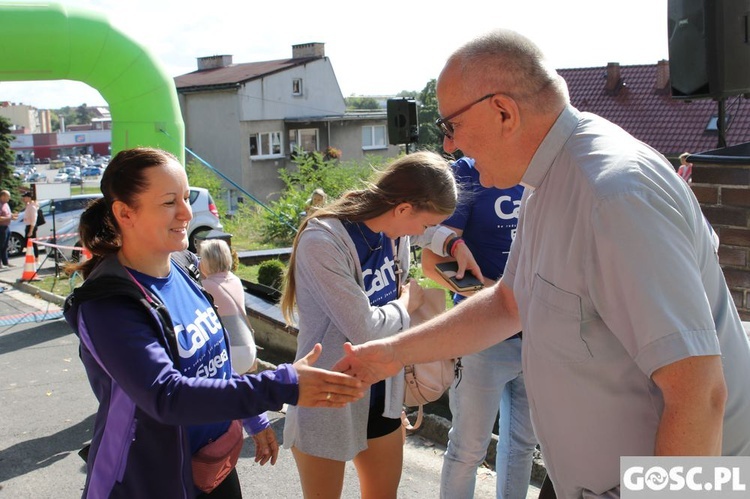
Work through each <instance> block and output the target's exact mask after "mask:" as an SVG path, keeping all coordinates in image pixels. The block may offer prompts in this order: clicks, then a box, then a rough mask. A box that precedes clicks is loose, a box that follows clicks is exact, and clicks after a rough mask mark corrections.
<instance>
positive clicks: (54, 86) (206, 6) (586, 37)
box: [0, 0, 668, 108]
mask: <svg viewBox="0 0 750 499" xmlns="http://www.w3.org/2000/svg"><path fill="white" fill-rule="evenodd" d="M2 1H4V0H0V3H2ZM58 3H61V4H63V5H65V6H71V7H76V8H86V9H92V10H96V11H99V12H102V13H104V15H105V16H106V17H107V18H108V19H109V21H110V23H111V24H113V25H114V26H116V27H118V28H119V29H120V30H121V31H122V32H124V33H125V34H127V35H128V36H130V37H131V38H132V39H133V40H135V41H137V42H138V43H140V44H142V45H144V46H146V47H148V48H149V50H150V52H151V53H152V54H153V55H154V56H156V57H157V58H159V59H160V61H161V63H162V64H163V65H164V67H165V68H166V70H167V72H168V73H169V74H170V76H177V75H180V74H184V73H187V72H190V71H193V70H195V69H196V62H195V60H196V57H201V56H207V55H218V54H231V55H233V57H234V62H235V63H242V62H256V61H267V60H274V59H286V58H289V57H291V54H292V48H291V47H292V45H294V44H298V43H308V42H322V43H325V52H326V56H328V57H329V58H330V60H331V63H332V65H333V69H334V71H335V73H336V77H337V79H338V82H339V86H340V87H341V91H342V93H343V94H344V96H345V97H348V96H350V95H393V94H396V93H398V92H400V91H402V90H417V91H419V90H422V88H424V86H425V84H426V83H427V82H428V81H429V80H430V79H432V78H436V77H437V75H438V73H439V72H440V69H441V68H442V66H443V63H444V62H445V59H446V57H447V56H448V55H450V53H451V52H452V51H453V50H454V49H456V48H457V47H458V46H460V45H461V44H462V43H463V42H465V41H468V40H470V39H471V38H473V37H474V36H475V35H476V34H478V33H481V32H484V31H488V30H490V29H493V28H497V27H507V28H512V29H515V30H517V31H519V32H521V33H523V34H525V35H527V36H529V37H530V38H531V39H533V40H534V41H535V42H536V43H538V44H539V46H540V47H541V48H542V50H543V51H544V52H545V53H546V54H547V57H548V59H549V60H550V61H551V63H552V65H553V66H555V67H556V68H575V67H592V66H604V65H606V64H607V63H608V62H619V63H620V64H622V65H628V64H654V63H656V62H657V61H658V60H660V59H667V57H668V56H667V17H666V16H667V1H666V0H626V1H614V0H569V1H562V0H500V1H497V0H496V1H490V2H489V3H488V2H487V0H461V1H455V0H454V1H452V2H435V1H432V2H427V1H424V0H411V1H404V0H398V1H397V0H380V1H377V2H373V3H369V2H343V1H341V2H338V1H337V2H331V1H330V0H329V1H328V2H311V1H309V0H308V1H300V0H285V1H279V2H274V1H260V2H238V1H236V0H208V1H207V0H60V1H59V2H58ZM331 4H332V5H331ZM441 4H442V5H445V7H440V5H441ZM0 37H2V34H0ZM2 43H6V44H7V43H13V40H7V39H3V40H2ZM18 43H19V49H20V50H23V47H24V44H25V43H26V41H25V40H18ZM0 101H12V102H16V103H24V104H28V105H32V106H35V107H37V108H59V107H63V106H66V105H69V106H78V105H80V104H81V103H84V102H85V103H86V104H87V105H89V106H93V105H105V104H106V102H105V101H104V99H103V98H102V97H101V96H100V95H99V93H98V92H97V91H95V90H93V89H92V88H91V87H89V86H87V85H85V84H83V83H78V82H75V83H74V82H68V81H61V80H57V81H48V82H0Z"/></svg>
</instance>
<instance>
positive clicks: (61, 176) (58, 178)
mask: <svg viewBox="0 0 750 499" xmlns="http://www.w3.org/2000/svg"><path fill="white" fill-rule="evenodd" d="M67 181H68V174H67V173H65V172H64V171H62V170H60V171H59V172H57V175H55V178H54V182H60V183H62V182H67Z"/></svg>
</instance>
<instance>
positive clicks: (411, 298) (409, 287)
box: [399, 279, 424, 313]
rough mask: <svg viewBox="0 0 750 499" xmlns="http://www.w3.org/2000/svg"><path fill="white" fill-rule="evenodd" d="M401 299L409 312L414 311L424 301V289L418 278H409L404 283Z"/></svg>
mask: <svg viewBox="0 0 750 499" xmlns="http://www.w3.org/2000/svg"><path fill="white" fill-rule="evenodd" d="M399 300H401V301H402V303H403V304H404V306H405V307H406V310H407V311H408V312H409V313H412V312H414V311H415V310H416V309H418V308H419V307H420V306H422V303H423V302H424V289H422V286H420V285H419V283H418V282H417V281H416V279H409V280H408V281H406V282H405V283H404V284H403V285H401V296H400V297H399Z"/></svg>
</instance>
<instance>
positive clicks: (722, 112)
mask: <svg viewBox="0 0 750 499" xmlns="http://www.w3.org/2000/svg"><path fill="white" fill-rule="evenodd" d="M726 104H727V99H726V97H722V98H721V99H719V100H718V101H717V105H718V107H719V112H718V119H717V120H716V130H718V132H719V149H721V148H722V147H726V146H727V120H726V112H727V109H726Z"/></svg>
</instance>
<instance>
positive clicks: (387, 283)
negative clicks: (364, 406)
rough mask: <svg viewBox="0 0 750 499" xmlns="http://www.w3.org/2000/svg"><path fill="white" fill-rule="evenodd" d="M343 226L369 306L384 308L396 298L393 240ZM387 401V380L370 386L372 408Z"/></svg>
mask: <svg viewBox="0 0 750 499" xmlns="http://www.w3.org/2000/svg"><path fill="white" fill-rule="evenodd" d="M344 227H345V228H346V231H347V232H348V233H349V237H351V238H352V241H353V242H354V247H355V248H357V256H358V257H359V266H360V267H361V268H362V278H363V280H364V283H365V294H366V295H367V297H368V298H369V299H370V305H372V306H374V307H382V306H383V305H385V304H387V303H388V302H391V301H393V300H395V299H397V298H398V290H399V286H398V282H399V280H398V279H397V276H396V264H395V261H394V257H393V247H394V245H393V242H392V240H391V239H390V238H389V237H387V236H386V235H385V234H383V233H382V232H373V231H372V230H370V229H369V227H367V225H365V224H364V223H362V222H347V221H344ZM404 272H406V270H404ZM384 399H385V381H379V382H377V383H375V384H373V385H372V387H371V390H370V407H376V406H378V404H381V403H382V402H381V401H382V400H384Z"/></svg>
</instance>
